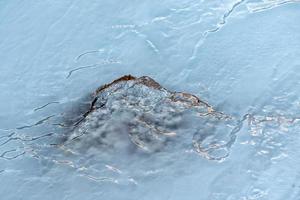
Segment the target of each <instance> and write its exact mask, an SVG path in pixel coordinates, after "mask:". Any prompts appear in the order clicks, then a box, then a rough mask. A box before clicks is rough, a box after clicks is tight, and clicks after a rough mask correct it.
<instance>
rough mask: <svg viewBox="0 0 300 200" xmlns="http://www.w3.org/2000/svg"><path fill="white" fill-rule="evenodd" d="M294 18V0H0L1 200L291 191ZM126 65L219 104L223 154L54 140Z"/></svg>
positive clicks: (245, 199) (295, 184) (297, 119)
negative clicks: (82, 149) (225, 137)
mask: <svg viewBox="0 0 300 200" xmlns="http://www.w3.org/2000/svg"><path fill="white" fill-rule="evenodd" d="M299 19H300V2H299V1H298V0H252V1H251V0H248V1H246V0H216V1H212V0H198V1H196V0H159V1H158V0H143V1H142V0H139V1H138V0H131V1H126V0H109V1H104V0H89V1H84V0H26V1H24V0H3V1H0V38H1V39H0V60H1V64H0V80H1V81H0V91H1V92H0V111H1V112H0V199H5V200H21V199H22V200H23V199H24V200H39V199H46V200H48V199H49V200H50V199H51V200H52V199H65V200H77V199H78V200H79V199H85V200H94V199H109V200H118V199H122V200H127V199H128V200H137V199H144V200H148V199H149V200H150V199H151V200H152V199H158V200H160V199H170V200H177V199H178V200H180V199H191V200H193V199H199V200H202V199H203V200H206V199H211V200H223V199H226V200H239V199H240V200H254V199H259V200H264V199H266V200H269V199H272V200H282V199H288V200H300V181H299V180H300V167H299V166H300V150H299V144H300V81H299V80H300V22H299ZM125 74H132V75H134V76H143V75H147V76H150V77H152V78H154V79H155V80H156V81H157V82H159V83H160V84H161V85H162V86H164V87H165V88H168V89H170V90H172V91H186V92H189V93H192V94H195V95H197V96H198V97H200V99H202V100H204V101H206V102H208V103H209V104H210V105H212V106H213V107H214V109H215V110H217V111H219V112H223V113H226V115H229V116H232V117H233V118H234V119H235V120H236V122H237V123H238V125H239V129H238V131H237V132H235V135H234V138H233V140H232V145H230V149H229V154H228V156H227V157H226V158H224V159H221V160H211V159H209V158H208V157H205V156H203V155H202V154H199V152H197V151H196V150H195V149H194V148H193V145H192V140H191V138H185V139H186V140H185V141H182V142H183V143H185V144H187V146H186V148H174V149H171V150H169V151H162V152H159V153H153V154H149V155H146V156H145V155H140V154H122V155H120V154H114V153H108V152H102V151H103V150H102V149H101V151H100V150H98V151H97V149H96V150H95V152H93V154H79V155H78V154H74V153H73V152H72V151H71V150H70V149H63V148H57V147H56V146H55V145H53V144H54V143H55V142H57V141H56V140H55V139H56V138H57V137H59V135H60V134H62V133H63V131H64V128H65V127H63V125H64V124H63V120H62V117H63V116H64V115H65V113H68V112H69V111H70V109H76V108H77V107H78V105H80V102H82V99H83V98H84V97H86V95H88V94H90V93H91V92H93V91H94V90H95V89H96V88H98V87H99V86H100V85H102V84H105V83H109V82H110V81H112V80H114V79H116V78H118V77H120V76H122V75H125ZM219 131H221V132H220V133H219V134H222V129H221V130H219ZM207 134H209V133H207ZM212 134H214V133H212ZM224 134H228V133H227V132H226V130H225V129H224ZM187 135H189V134H188V133H187ZM189 141H190V145H189ZM177 142H181V141H177Z"/></svg>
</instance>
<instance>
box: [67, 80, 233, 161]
mask: <svg viewBox="0 0 300 200" xmlns="http://www.w3.org/2000/svg"><path fill="white" fill-rule="evenodd" d="M93 97H94V100H93V101H92V105H91V107H90V109H89V110H88V111H87V112H86V113H85V114H84V115H83V118H82V119H80V120H79V121H77V122H76V123H75V128H74V130H72V131H71V134H70V135H68V136H67V138H66V140H65V142H64V146H67V147H68V148H71V149H73V150H76V151H80V152H87V151H95V149H101V151H103V150H104V149H105V150H104V151H103V152H109V151H117V152H124V151H126V152H132V151H142V152H149V153H150V152H157V151H163V150H166V149H170V148H174V146H176V147H179V146H184V147H186V146H187V147H192V146H193V147H194V150H195V151H196V152H197V153H199V154H201V155H203V156H205V157H206V158H208V159H213V160H220V159H223V158H225V157H227V156H228V151H229V148H230V146H231V145H232V143H233V142H234V140H235V133H236V132H237V129H236V127H235V126H236V125H237V124H236V123H235V122H234V120H233V119H232V118H231V117H229V116H227V115H225V114H223V113H220V112H217V111H215V110H214V109H213V108H212V106H210V105H209V104H208V103H206V102H204V101H202V100H200V99H199V98H198V97H197V96H195V95H192V94H189V93H183V92H171V91H169V90H167V89H165V88H164V87H162V86H161V85H160V84H159V83H157V82H156V81H154V80H153V79H151V78H150V77H147V76H143V77H140V78H136V77H133V76H131V75H127V76H123V77H121V78H119V79H117V80H115V81H113V82H112V83H110V84H107V85H104V86H102V87H100V88H99V89H97V91H96V92H95V93H94V95H93Z"/></svg>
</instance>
